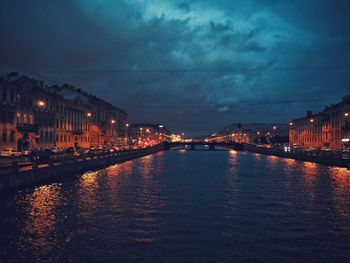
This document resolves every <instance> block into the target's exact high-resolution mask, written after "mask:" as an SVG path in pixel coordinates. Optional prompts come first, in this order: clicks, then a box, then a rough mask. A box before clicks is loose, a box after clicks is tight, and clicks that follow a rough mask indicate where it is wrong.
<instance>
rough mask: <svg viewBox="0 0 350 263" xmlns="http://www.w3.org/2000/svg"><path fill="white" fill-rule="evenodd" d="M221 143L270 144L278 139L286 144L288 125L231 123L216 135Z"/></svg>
mask: <svg viewBox="0 0 350 263" xmlns="http://www.w3.org/2000/svg"><path fill="white" fill-rule="evenodd" d="M216 136H217V137H221V138H222V139H221V141H235V142H238V143H255V144H263V143H270V141H271V138H274V137H278V138H281V139H283V140H285V141H286V142H287V143H288V139H287V137H288V125H286V124H284V123H232V124H230V125H229V126H227V127H225V128H224V129H223V130H222V131H219V132H218V133H217V134H216Z"/></svg>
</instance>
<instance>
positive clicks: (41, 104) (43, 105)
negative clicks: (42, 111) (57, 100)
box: [37, 100, 45, 108]
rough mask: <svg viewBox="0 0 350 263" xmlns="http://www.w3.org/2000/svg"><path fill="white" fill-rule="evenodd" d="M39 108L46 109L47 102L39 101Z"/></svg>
mask: <svg viewBox="0 0 350 263" xmlns="http://www.w3.org/2000/svg"><path fill="white" fill-rule="evenodd" d="M37 104H38V106H39V107H41V108H43V107H45V101H43V100H38V103H37Z"/></svg>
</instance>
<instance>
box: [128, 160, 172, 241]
mask: <svg viewBox="0 0 350 263" xmlns="http://www.w3.org/2000/svg"><path fill="white" fill-rule="evenodd" d="M162 163H163V156H162V155H157V156H156V155H149V156H146V157H143V158H141V159H139V160H138V167H140V168H141V170H140V171H139V172H140V175H141V177H142V181H141V182H140V185H139V186H138V191H137V197H136V203H135V204H134V206H133V212H134V213H135V228H133V229H129V230H128V232H129V234H130V235H131V239H132V240H133V241H136V242H140V243H151V242H154V241H155V240H157V239H158V237H157V236H158V235H157V233H159V231H160V230H159V227H160V226H161V224H162V220H161V218H160V217H159V215H160V214H161V213H162V212H161V210H162V209H163V208H164V207H165V205H166V201H167V199H166V196H165V195H164V191H163V189H162V186H161V183H160V181H159V177H158V176H159V175H160V174H162V172H163V170H162V169H163V166H162Z"/></svg>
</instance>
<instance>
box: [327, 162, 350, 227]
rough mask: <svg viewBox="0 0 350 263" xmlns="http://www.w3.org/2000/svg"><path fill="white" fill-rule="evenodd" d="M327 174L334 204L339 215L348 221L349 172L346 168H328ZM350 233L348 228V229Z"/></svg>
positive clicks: (349, 211)
mask: <svg viewBox="0 0 350 263" xmlns="http://www.w3.org/2000/svg"><path fill="white" fill-rule="evenodd" d="M329 173H330V175H331V179H332V180H333V182H334V193H333V194H334V203H335V208H336V209H337V212H338V214H339V215H341V216H344V217H346V218H347V219H348V220H350V218H349V216H350V207H349V204H350V194H349V189H350V170H348V169H346V168H338V167H330V168H329ZM348 231H350V227H349V228H348Z"/></svg>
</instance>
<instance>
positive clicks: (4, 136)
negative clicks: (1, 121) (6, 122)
mask: <svg viewBox="0 0 350 263" xmlns="http://www.w3.org/2000/svg"><path fill="white" fill-rule="evenodd" d="M2 142H3V143H6V142H7V134H6V132H3V133H2Z"/></svg>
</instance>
